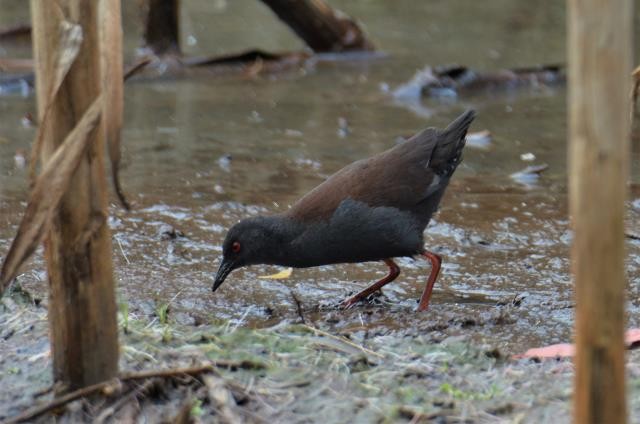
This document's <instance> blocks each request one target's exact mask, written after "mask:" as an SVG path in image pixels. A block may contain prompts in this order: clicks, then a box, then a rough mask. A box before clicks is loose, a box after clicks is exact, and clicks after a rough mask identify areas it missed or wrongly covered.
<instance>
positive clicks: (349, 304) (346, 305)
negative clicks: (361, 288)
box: [339, 296, 361, 309]
mask: <svg viewBox="0 0 640 424" xmlns="http://www.w3.org/2000/svg"><path fill="white" fill-rule="evenodd" d="M360 300H361V299H360V298H359V297H358V296H352V297H350V298H347V299H345V300H343V301H342V302H340V305H339V307H340V309H351V308H353V307H354V305H355V304H356V303H358V302H359V301H360Z"/></svg>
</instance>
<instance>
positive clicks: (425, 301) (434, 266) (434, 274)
mask: <svg viewBox="0 0 640 424" xmlns="http://www.w3.org/2000/svg"><path fill="white" fill-rule="evenodd" d="M422 256H424V257H425V258H427V259H429V261H431V273H430V274H429V279H428V280H427V285H426V286H425V288H424V291H423V292H422V296H421V297H420V304H419V305H418V312H421V311H426V310H427V308H428V307H429V299H431V292H432V291H433V285H434V284H435V283H436V280H437V279H438V274H439V273H440V265H441V264H442V258H441V257H440V256H439V255H436V254H435V253H431V252H423V253H422Z"/></svg>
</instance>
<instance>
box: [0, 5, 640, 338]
mask: <svg viewBox="0 0 640 424" xmlns="http://www.w3.org/2000/svg"><path fill="white" fill-rule="evenodd" d="M8 3H12V2H11V1H9V2H8ZM13 3H16V2H13ZM332 3H333V4H336V5H338V6H343V9H344V10H346V11H348V12H349V13H351V14H353V15H355V16H357V17H358V18H359V19H360V20H361V21H363V22H364V23H365V24H366V28H367V32H368V33H369V34H370V35H371V38H372V39H373V40H374V41H375V43H376V45H378V46H379V47H380V49H382V50H383V51H385V52H387V53H388V54H389V56H388V57H386V58H379V59H375V60H370V61H361V60H356V61H352V62H342V61H339V62H335V63H321V64H318V65H317V66H315V67H313V68H307V69H304V70H292V71H289V72H286V73H283V74H279V75H276V76H259V77H251V78H249V77H246V76H243V75H226V76H222V77H221V76H214V75H212V74H211V73H210V72H208V71H206V70H200V71H197V72H192V73H189V74H188V75H186V76H181V77H179V78H165V79H161V80H158V79H156V80H150V79H138V80H133V81H132V82H130V83H128V85H127V87H126V94H125V96H126V123H125V130H124V152H123V155H124V166H123V170H122V179H123V183H124V186H125V188H126V191H127V192H128V193H129V197H130V199H131V200H132V201H133V203H134V204H135V209H134V211H132V212H131V213H125V212H123V211H122V210H121V209H119V208H118V207H117V205H115V202H114V204H113V206H112V208H111V210H112V218H111V220H110V225H111V228H112V230H113V240H114V258H115V265H116V278H117V282H118V294H119V299H120V301H121V302H123V303H128V305H129V310H130V312H131V313H135V314H138V315H149V316H152V315H153V314H154V311H155V309H156V307H157V306H158V305H160V304H163V303H167V302H170V303H171V311H172V315H171V316H172V317H173V318H174V319H176V320H177V321H179V322H182V323H194V324H197V323H198V322H203V321H208V320H211V319H223V320H232V321H233V322H234V323H236V324H238V325H257V326H262V325H272V324H276V323H278V322H280V321H282V320H297V319H299V313H298V309H297V306H296V302H297V301H299V302H300V304H301V308H302V315H303V316H304V318H305V319H306V320H307V321H312V322H315V321H318V322H319V324H323V325H326V324H327V323H328V324H330V325H331V326H333V327H336V328H338V329H340V330H349V331H353V330H357V329H365V330H372V331H376V332H384V331H388V330H403V329H405V328H408V329H410V331H416V332H419V333H424V334H430V335H433V337H436V338H437V337H444V336H448V335H456V334H465V335H472V336H473V337H476V338H478V339H480V340H482V341H486V342H489V343H491V344H493V345H498V346H502V347H504V348H505V349H507V350H520V349H522V348H523V347H524V346H527V347H528V346H532V345H537V344H542V343H555V342H560V341H565V340H567V339H568V338H569V337H570V333H571V325H572V315H573V304H572V290H571V282H570V276H569V270H568V266H569V263H568V249H569V243H570V240H571V234H570V231H569V228H568V217H567V210H566V200H567V199H566V192H567V184H566V169H565V160H566V155H565V150H566V143H565V138H566V134H565V126H566V121H565V114H566V110H565V91H564V88H563V87H555V88H543V89H535V90H522V91H519V92H503V93H492V94H487V93H482V94H481V95H477V96H472V97H465V98H460V99H457V100H451V99H449V100H447V101H442V100H440V101H435V100H430V101H423V102H419V103H413V104H407V103H399V102H396V101H393V100H392V99H391V98H390V96H389V94H388V90H389V89H392V88H394V87H396V86H397V85H398V84H400V83H402V82H404V81H406V80H408V79H409V78H410V77H411V76H412V75H413V73H414V72H415V71H416V70H417V69H418V68H421V67H423V66H425V65H427V64H432V65H436V64H448V63H459V64H465V65H469V66H472V67H475V68H479V69H496V68H500V67H515V66H527V65H532V64H539V63H558V62H562V61H563V58H564V23H565V17H564V10H563V8H562V4H561V3H559V2H554V1H547V2H545V6H542V5H537V6H536V7H535V8H533V9H532V8H531V6H530V3H529V2H525V1H506V0H503V1H498V0H492V1H487V2H481V3H478V4H475V3H474V4H470V2H466V1H462V0H460V1H448V2H415V1H410V0H402V1H395V2H386V1H357V2H356V1H349V2H344V1H342V2H341V1H334V2H332ZM211 4H213V6H212V5H211ZM15 9H16V10H15V11H12V12H10V13H11V14H14V16H15V17H20V16H24V12H23V11H22V9H21V8H20V7H18V6H16V7H15ZM134 12H135V11H132V10H130V11H128V13H127V19H126V22H127V28H128V37H127V41H126V44H127V46H128V52H127V55H128V57H131V55H132V54H133V48H134V47H135V46H136V44H137V41H138V38H137V37H138V35H137V32H136V31H137V30H136V29H135V28H134V25H135V22H136V20H135V13H134ZM183 15H184V16H183V17H184V26H183V30H184V33H185V34H184V35H185V37H184V38H185V45H186V46H185V50H186V51H187V52H189V53H190V54H194V55H196V54H206V53H223V52H232V51H238V50H242V49H245V48H250V47H261V48H265V49H270V50H282V49H296V48H299V47H300V46H301V45H300V43H299V42H298V40H296V39H295V38H294V37H293V36H291V35H290V34H289V33H288V31H287V30H286V29H285V28H283V27H282V26H280V25H279V24H278V23H277V22H276V21H275V20H274V19H272V18H271V16H270V15H269V14H268V12H267V11H266V9H264V8H263V7H262V6H261V5H260V4H259V3H258V2H255V1H250V0H243V1H233V2H226V1H224V0H220V1H217V2H213V3H211V2H206V1H195V0H194V1H191V2H188V3H185V10H184V13H183ZM16 19H17V18H16ZM2 22H3V23H4V22H11V20H10V18H9V17H7V15H4V16H3V18H2ZM16 50H17V53H16ZM25 50H26V47H25V46H23V47H22V48H21V49H20V48H18V47H16V46H11V48H7V49H4V50H3V49H0V55H9V53H15V54H18V53H20V54H22V55H28V51H26V52H25ZM14 56H15V55H14ZM469 107H473V108H475V109H477V111H478V113H479V117H478V119H477V121H476V122H475V123H474V125H473V129H474V130H484V129H487V130H489V131H490V132H491V133H492V135H493V141H492V143H491V146H490V147H489V148H488V149H474V148H472V147H468V148H467V150H466V153H465V161H464V163H463V164H462V165H461V166H460V168H459V169H458V171H457V172H456V175H455V177H454V180H453V181H452V183H451V186H450V188H449V190H448V194H447V196H446V197H445V199H444V201H443V204H442V208H441V211H440V213H439V214H438V215H437V216H436V217H435V218H434V220H433V222H432V223H431V224H430V226H429V227H428V229H427V232H426V241H427V245H428V248H429V249H431V250H433V251H435V252H438V253H439V254H441V255H442V256H443V257H444V269H443V272H442V274H441V277H440V279H439V281H438V284H437V286H436V289H435V292H434V296H433V299H432V306H431V308H430V310H429V312H427V313H425V314H420V315H417V314H415V313H414V309H415V307H416V301H417V298H418V297H419V295H420V293H421V290H422V287H423V285H424V283H425V280H426V276H427V275H428V271H429V269H428V264H427V263H424V262H422V261H415V262H414V261H412V260H410V259H401V260H399V264H400V266H401V268H402V270H403V273H402V274H401V276H400V278H399V279H398V281H397V283H394V284H391V285H389V286H388V288H385V290H384V296H383V297H381V298H379V299H378V301H377V304H373V305H369V306H360V307H358V308H355V309H353V310H350V311H339V310H337V309H336V308H335V305H336V303H337V302H339V301H340V300H341V299H343V298H344V297H346V296H347V295H348V294H349V293H351V292H353V291H356V290H359V289H361V288H362V287H364V286H365V285H366V284H368V283H370V282H371V281H373V280H375V279H376V278H379V277H381V276H382V275H383V274H384V271H385V267H384V265H382V264H376V263H367V264H358V265H338V266H327V267H322V268H315V269H304V270H294V272H293V274H292V276H291V277H290V278H289V279H286V280H269V279H264V278H261V276H264V275H269V274H273V273H275V272H277V271H279V270H278V269H276V268H274V267H267V266H256V267H252V268H248V269H244V270H239V271H236V272H234V273H233V274H232V275H231V276H230V277H229V278H228V280H227V281H226V282H225V284H224V285H223V286H222V287H221V288H220V289H219V290H218V291H217V292H216V293H215V294H212V293H211V291H210V286H211V284H212V281H213V275H214V273H215V271H216V269H217V265H218V263H219V256H220V244H221V241H222V239H223V237H224V234H225V231H226V229H227V228H228V227H229V226H230V225H232V224H233V223H235V222H237V221H238V220H239V219H241V218H244V217H246V216H250V215H255V214H258V213H274V212H280V211H283V210H286V208H287V207H288V206H289V205H290V204H291V203H292V202H294V201H295V200H296V199H297V198H298V197H300V196H301V195H302V194H304V193H305V192H306V191H308V190H309V189H311V188H312V187H314V186H315V185H316V184H318V183H320V182H321V181H322V180H323V179H324V178H325V177H326V176H328V175H330V174H331V173H333V172H334V171H336V170H338V169H339V168H341V167H342V166H344V165H345V164H347V163H350V162H352V161H354V160H356V159H360V158H362V157H366V156H369V155H372V154H375V153H377V152H380V151H382V150H384V149H387V148H389V147H391V146H393V145H394V143H395V142H396V139H397V138H398V137H399V136H407V135H410V134H412V133H413V132H415V131H417V130H419V129H420V128H422V127H424V126H442V125H445V124H446V123H447V122H448V121H449V120H450V119H451V118H453V117H454V116H456V115H457V114H458V113H459V112H461V111H462V110H464V109H465V108H469ZM33 111H34V98H33V96H32V95H31V96H28V97H20V96H18V95H15V96H8V97H0V112H1V113H2V125H1V126H0V181H1V186H0V205H1V207H0V222H1V223H2V225H1V228H0V251H2V252H6V251H7V249H8V245H9V241H10V238H11V237H12V235H13V234H14V232H15V229H16V227H17V224H18V222H19V217H20V213H21V211H22V210H23V208H24V204H25V203H24V202H25V199H26V194H25V189H26V183H25V178H26V172H25V171H24V169H20V168H19V167H17V166H16V163H15V161H14V154H15V153H16V151H20V149H22V150H28V148H29V143H30V141H31V139H32V137H33V135H34V128H33V126H31V125H29V124H28V123H26V122H24V120H22V117H23V116H24V114H25V113H27V112H31V113H33ZM345 123H346V124H347V125H346V126H347V127H348V128H347V129H346V130H345V125H344V124H345ZM526 153H532V154H533V155H534V156H535V159H534V160H533V161H531V162H526V161H523V160H522V159H521V155H522V154H526ZM632 160H633V164H634V170H633V176H632V181H634V182H638V181H639V175H638V171H637V164H638V160H639V156H638V152H637V151H635V152H634V154H633V156H632ZM532 164H534V165H537V164H548V165H549V168H548V169H547V171H545V172H544V173H543V174H542V176H541V177H540V179H539V180H538V181H535V182H533V183H531V184H527V185H524V184H521V183H519V182H516V181H514V180H513V179H511V178H510V177H509V176H510V175H511V174H512V173H514V172H517V171H520V170H522V169H523V168H525V167H526V166H528V165H532ZM634 193H635V194H633V195H632V198H631V201H630V203H629V212H628V226H629V228H630V229H637V228H638V223H639V222H640V201H639V200H637V197H638V196H640V191H637V190H636V191H635V192H634ZM634 200H636V202H635V204H633V203H632V201H634ZM634 205H635V206H634ZM628 245H629V246H628V255H629V256H628V260H627V270H628V276H629V311H630V320H631V324H633V325H638V322H637V321H638V320H637V318H636V316H637V312H638V307H639V306H640V305H639V300H638V290H639V289H638V283H639V279H640V243H639V242H637V241H629V243H628ZM19 281H20V283H21V284H23V286H25V287H26V288H27V289H28V290H31V291H33V292H35V293H36V294H37V295H38V296H41V297H45V296H46V275H45V273H44V266H43V262H42V257H41V254H40V253H39V254H38V255H36V257H35V258H34V259H33V261H32V262H31V263H30V264H29V265H28V266H27V267H25V269H24V273H23V274H22V275H21V276H20V277H19ZM603 283H606V282H603ZM296 299H297V301H296ZM403 331H404V330H403Z"/></svg>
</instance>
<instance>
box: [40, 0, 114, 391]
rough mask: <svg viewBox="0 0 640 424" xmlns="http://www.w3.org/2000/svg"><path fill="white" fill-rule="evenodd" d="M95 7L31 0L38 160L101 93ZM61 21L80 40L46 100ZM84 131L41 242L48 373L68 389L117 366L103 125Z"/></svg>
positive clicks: (76, 1)
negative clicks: (80, 153)
mask: <svg viewBox="0 0 640 424" xmlns="http://www.w3.org/2000/svg"><path fill="white" fill-rule="evenodd" d="M100 1H109V2H115V1H119V0H100ZM98 10H99V2H98V1H86V0H57V1H51V0H31V13H32V23H33V45H34V56H35V71H36V90H37V101H38V115H39V117H40V119H42V118H43V116H44V115H45V109H46V108H47V107H50V112H49V114H50V117H49V118H50V119H48V120H47V122H48V126H47V131H46V133H45V134H44V138H43V144H42V149H41V161H42V163H46V162H47V160H48V159H49V158H50V157H51V156H52V154H53V152H54V151H55V149H56V148H57V147H58V146H59V145H60V143H61V142H62V141H63V140H64V138H65V137H66V135H67V134H68V133H69V132H70V131H71V130H72V129H73V128H74V126H75V125H76V123H77V121H78V120H79V119H80V118H81V117H82V116H83V114H84V112H85V111H86V110H87V108H88V107H89V105H91V104H92V102H93V101H94V100H95V99H96V98H97V96H98V94H99V92H100V87H101V81H102V80H101V76H102V75H101V72H100V53H101V48H100V45H99V31H98V23H99V18H98ZM64 21H68V22H71V23H74V24H78V25H80V27H81V28H82V37H83V38H82V44H81V46H80V51H79V53H78V56H77V58H76V60H75V62H73V65H72V66H71V68H70V70H69V73H68V74H67V76H66V77H65V79H64V80H63V82H62V85H61V86H60V89H59V92H58V95H57V96H56V97H55V98H54V100H53V102H52V103H51V104H50V105H49V106H48V105H47V103H48V102H49V97H50V93H51V85H52V84H53V80H54V78H53V75H55V73H56V70H55V65H56V63H55V62H56V61H55V58H56V54H57V51H58V49H59V48H61V45H60V34H61V27H62V25H63V22H64ZM120 81H121V79H120ZM41 124H42V123H41ZM101 125H102V124H101ZM90 137H92V140H91V141H90V144H89V147H88V149H87V152H86V154H85V155H84V158H83V159H82V160H81V162H80V165H79V166H78V168H77V170H76V172H75V174H74V175H73V177H72V180H71V183H70V185H69V189H68V191H67V192H66V194H65V195H64V197H63V199H62V202H61V204H60V207H59V209H58V211H57V212H56V213H55V215H54V217H53V222H52V225H51V229H50V231H49V232H48V234H47V236H46V240H45V256H46V260H47V271H48V277H49V286H50V297H49V323H50V334H51V352H52V357H53V373H54V378H55V380H56V381H58V382H62V383H64V385H65V389H67V390H70V389H75V388H78V387H81V386H85V385H89V384H93V383H96V382H99V381H102V380H106V379H109V378H112V377H114V376H115V375H116V374H117V371H118V339H117V322H116V302H115V292H114V282H113V275H112V262H111V236H110V232H109V228H108V226H107V213H108V211H107V206H108V205H107V183H106V177H105V170H104V150H105V146H104V130H103V127H101V126H99V127H98V128H97V129H96V130H94V131H92V134H91V135H90Z"/></svg>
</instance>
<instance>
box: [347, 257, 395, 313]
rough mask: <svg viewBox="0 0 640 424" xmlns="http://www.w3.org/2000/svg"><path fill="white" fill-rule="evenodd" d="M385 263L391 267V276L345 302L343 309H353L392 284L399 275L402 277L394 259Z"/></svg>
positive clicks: (386, 260)
mask: <svg viewBox="0 0 640 424" xmlns="http://www.w3.org/2000/svg"><path fill="white" fill-rule="evenodd" d="M384 263H385V264H387V266H388V267H389V274H387V276H386V277H384V278H383V279H382V280H380V281H378V282H376V283H374V284H372V285H371V286H369V287H367V288H366V289H364V290H362V291H361V292H360V293H358V294H356V295H354V296H352V297H350V298H349V299H347V300H345V301H344V302H342V307H343V308H350V307H352V306H353V305H355V304H356V303H358V302H359V301H360V300H362V299H365V298H366V297H367V296H369V295H370V294H371V293H374V292H376V291H378V290H380V289H381V288H382V287H383V286H385V285H387V284H389V283H390V282H392V281H393V280H395V279H396V278H398V275H400V267H399V266H398V265H396V263H395V262H393V260H392V259H385V260H384Z"/></svg>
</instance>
